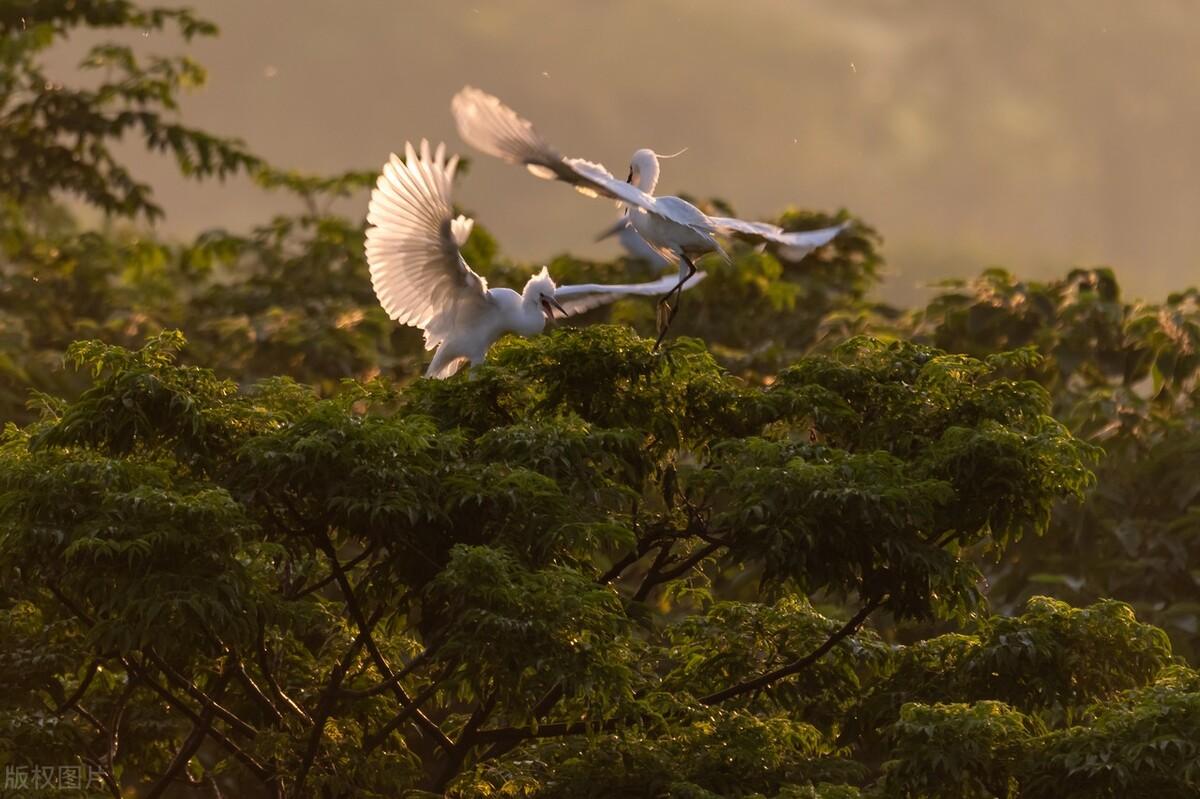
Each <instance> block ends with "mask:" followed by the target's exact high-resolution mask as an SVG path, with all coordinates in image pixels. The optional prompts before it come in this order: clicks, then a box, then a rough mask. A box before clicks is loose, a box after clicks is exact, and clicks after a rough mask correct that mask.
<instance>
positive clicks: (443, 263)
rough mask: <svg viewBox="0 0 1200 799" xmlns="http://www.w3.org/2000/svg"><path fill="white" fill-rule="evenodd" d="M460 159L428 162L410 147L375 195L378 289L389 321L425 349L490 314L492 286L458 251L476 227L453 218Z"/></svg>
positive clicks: (442, 153) (372, 244) (372, 233)
mask: <svg viewBox="0 0 1200 799" xmlns="http://www.w3.org/2000/svg"><path fill="white" fill-rule="evenodd" d="M457 166H458V157H457V156H455V157H453V158H451V159H450V160H449V161H447V160H446V149H445V145H443V144H439V145H438V147H437V151H436V152H435V153H433V154H432V155H431V154H430V151H429V142H427V141H425V140H422V141H421V150H420V155H419V156H418V154H417V153H416V152H414V150H413V147H412V145H411V144H406V145H405V158H404V160H403V161H402V160H400V158H399V157H397V156H396V155H395V154H394V153H393V154H392V156H391V158H390V159H389V160H388V163H386V164H385V165H384V167H383V173H382V174H381V175H380V176H379V180H378V181H377V182H376V185H375V189H374V190H373V191H372V192H371V204H370V206H369V209H368V212H367V222H368V224H369V225H370V227H369V228H368V229H367V243H366V252H367V263H368V264H369V265H370V268H371V285H372V287H373V288H374V289H375V296H376V297H378V298H379V303H380V304H381V305H382V306H383V308H384V310H385V311H387V313H388V316H390V317H391V318H392V319H395V320H396V321H397V322H399V323H400V324H404V325H412V326H413V327H418V328H421V329H422V330H424V331H425V346H426V348H428V349H433V348H434V347H436V346H437V345H439V344H440V343H442V341H443V340H444V339H445V337H446V334H447V333H448V331H449V330H450V329H452V328H453V326H454V324H455V320H456V319H458V318H459V317H460V316H462V315H464V314H473V313H476V312H478V311H481V310H483V309H484V308H486V307H487V304H488V295H487V282H486V281H485V280H484V279H483V278H482V277H480V276H479V275H477V274H476V273H475V272H474V271H473V270H472V269H471V267H470V266H468V265H467V263H466V261H464V260H463V258H462V254H461V253H460V252H459V250H458V246H459V244H461V243H462V242H463V241H465V240H466V237H467V235H468V234H469V233H470V230H471V220H469V219H467V218H466V217H462V216H460V217H458V218H453V217H452V211H451V207H450V184H451V181H452V180H453V179H454V170H455V168H456V167H457Z"/></svg>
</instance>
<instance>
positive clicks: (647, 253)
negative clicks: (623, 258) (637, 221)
mask: <svg viewBox="0 0 1200 799" xmlns="http://www.w3.org/2000/svg"><path fill="white" fill-rule="evenodd" d="M610 236H616V237H617V241H618V242H619V243H620V245H621V249H623V250H625V252H626V253H627V254H628V255H629V257H630V258H632V259H633V260H635V261H641V262H642V263H644V264H647V265H648V266H649V267H650V268H651V269H653V270H654V271H656V272H658V271H661V270H663V269H666V268H667V267H674V266H675V261H673V260H671V259H670V258H667V257H666V256H665V255H663V254H662V253H661V252H659V251H658V250H657V249H656V248H654V247H652V246H650V244H649V243H648V242H647V241H646V240H645V239H643V238H642V237H641V236H640V235H638V232H637V231H636V230H634V229H633V225H631V224H629V216H628V214H626V213H625V212H624V211H622V212H621V216H620V218H619V219H617V222H616V224H614V225H612V226H611V227H608V228H605V229H604V231H603V232H602V233H600V235H599V236H597V237H596V241H604V240H605V239H607V238H609V237H610Z"/></svg>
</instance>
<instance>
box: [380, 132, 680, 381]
mask: <svg viewBox="0 0 1200 799" xmlns="http://www.w3.org/2000/svg"><path fill="white" fill-rule="evenodd" d="M457 166H458V157H457V156H455V157H452V158H450V159H449V160H447V158H446V147H445V145H444V144H439V145H438V147H437V150H436V151H435V152H433V153H432V154H431V153H430V149H429V142H427V141H422V142H421V146H420V153H419V154H418V153H417V152H416V151H415V150H414V149H413V146H412V145H411V144H406V145H405V157H404V160H401V159H400V158H399V157H398V156H396V155H395V154H392V156H391V158H390V159H389V160H388V163H386V164H384V167H383V173H382V174H381V175H380V176H379V180H378V181H377V182H376V186H375V188H374V189H373V190H372V192H371V203H370V207H369V209H368V212H367V222H368V224H369V225H370V227H368V229H367V241H366V252H367V263H368V264H369V265H370V268H371V285H372V286H373V287H374V289H375V295H376V296H377V297H378V298H379V302H380V304H381V305H383V308H384V310H386V311H387V313H388V316H390V317H391V318H392V319H394V320H396V321H397V322H399V323H401V324H406V325H412V326H413V327H417V328H420V329H421V330H424V331H425V347H426V349H433V348H434V347H436V348H437V352H435V353H434V355H433V361H432V362H431V363H430V364H429V369H428V370H427V371H426V372H425V374H426V376H427V377H449V376H450V375H452V374H454V372H456V371H457V370H458V369H459V367H460V366H462V364H463V363H464V362H470V363H471V364H472V365H474V364H478V363H480V362H482V361H483V359H484V356H485V355H486V354H487V351H488V348H490V347H491V345H492V344H493V343H494V342H495V341H496V340H497V339H499V338H500V337H501V336H502V335H504V334H505V333H516V334H518V335H522V336H532V335H536V334H538V333H541V332H542V330H543V329H544V328H545V326H546V319H547V317H549V318H551V319H553V318H554V310H555V309H557V310H559V311H560V312H562V313H563V314H564V315H566V316H569V315H571V314H574V313H582V312H583V311H586V310H588V309H590V308H594V307H596V306H598V305H602V304H604V303H606V302H612V301H614V300H616V299H619V298H620V297H622V296H625V295H635V294H641V295H649V296H653V295H656V294H660V293H661V292H663V291H665V290H666V289H667V288H668V287H669V286H670V285H671V284H672V283H673V282H674V278H673V277H670V276H668V277H665V278H663V279H661V280H656V281H652V282H649V283H635V284H625V285H603V284H597V283H587V284H582V285H576V286H556V285H555V284H554V281H553V280H552V279H551V277H550V274H549V272H548V271H547V270H546V268H545V267H542V270H541V271H540V272H538V273H537V274H535V275H534V276H533V277H531V278H529V281H528V282H527V283H526V284H525V290H524V291H523V292H522V293H520V294H518V293H517V292H515V291H513V290H512V289H507V288H493V289H489V288H488V286H487V281H486V280H484V279H483V278H482V277H480V276H479V275H477V274H476V273H475V272H474V270H472V269H471V267H470V266H469V265H468V264H467V262H466V261H465V260H464V259H463V257H462V253H461V252H460V251H459V247H460V246H461V245H462V244H463V243H464V242H466V240H467V237H468V236H469V235H470V233H471V226H472V225H473V224H474V223H473V222H472V220H470V219H468V218H466V217H464V216H458V217H455V216H454V215H453V212H452V211H451V206H450V184H451V181H452V180H453V178H454V170H455V168H456V167H457Z"/></svg>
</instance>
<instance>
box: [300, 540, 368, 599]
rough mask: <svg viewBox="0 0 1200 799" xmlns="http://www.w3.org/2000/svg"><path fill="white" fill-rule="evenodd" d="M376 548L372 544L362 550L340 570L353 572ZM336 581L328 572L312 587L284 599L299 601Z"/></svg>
mask: <svg viewBox="0 0 1200 799" xmlns="http://www.w3.org/2000/svg"><path fill="white" fill-rule="evenodd" d="M378 548H379V547H378V545H377V544H372V545H371V546H369V547H367V548H366V549H364V550H363V551H362V552H361V553H359V554H358V555H357V556H355V557H353V558H351V559H350V560H348V561H346V562H345V563H344V564H342V569H344V570H345V571H347V572H349V571H351V570H353V569H354V567H355V566H357V565H358V564H360V563H362V562H363V561H364V560H366V559H367V558H369V557H370V556H371V555H373V554H375V552H376V550H378ZM336 580H337V576H336V575H334V573H333V572H330V573H329V574H327V575H326V576H325V577H322V578H321V579H320V580H318V581H317V582H315V583H313V584H312V585H309V586H305V587H304V588H301V589H299V590H297V591H295V592H293V593H291V594H289V595H287V596H286V597H285V598H286V599H300V598H301V597H303V596H307V595H308V594H311V593H312V592H314V591H320V590H321V589H322V588H324V587H325V586H327V585H329V584H330V583H332V582H334V581H336Z"/></svg>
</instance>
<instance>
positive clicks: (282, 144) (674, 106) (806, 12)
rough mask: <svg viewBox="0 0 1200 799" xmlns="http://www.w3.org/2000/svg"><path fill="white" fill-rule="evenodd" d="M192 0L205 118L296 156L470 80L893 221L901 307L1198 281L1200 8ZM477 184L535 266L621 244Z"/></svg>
mask: <svg viewBox="0 0 1200 799" xmlns="http://www.w3.org/2000/svg"><path fill="white" fill-rule="evenodd" d="M191 5H192V6H193V7H194V8H195V9H196V10H197V11H198V12H200V13H201V14H203V15H207V16H208V17H210V18H211V19H213V20H214V21H216V22H217V23H218V24H219V25H220V26H221V29H222V34H221V36H220V37H219V38H217V39H214V40H210V41H201V42H198V43H195V44H194V45H193V46H192V47H191V48H190V50H191V54H192V55H193V56H194V57H195V58H196V59H197V60H199V61H200V62H201V63H203V64H204V65H205V66H206V67H207V68H208V70H209V75H210V82H209V84H208V86H206V87H205V88H204V89H202V90H200V91H198V92H195V93H193V94H192V95H190V96H189V97H188V98H187V100H186V102H185V105H184V117H185V119H186V120H187V121H189V122H190V123H192V124H195V125H199V126H201V127H206V128H209V129H212V130H214V131H217V132H222V133H226V134H231V135H236V136H239V137H241V138H243V139H244V140H245V141H246V142H247V143H248V144H249V145H250V146H251V147H252V148H254V149H256V150H257V151H259V152H261V153H263V154H264V155H266V156H268V157H269V158H271V159H272V160H273V161H274V162H276V163H277V164H280V165H284V166H290V167H295V168H300V169H305V170H314V171H331V170H339V169H343V168H373V167H375V166H376V165H379V164H381V163H382V162H383V161H384V160H385V158H386V157H387V154H388V152H389V151H391V150H394V149H397V148H400V147H402V146H403V143H404V141H405V139H419V138H421V137H428V138H431V139H435V140H437V139H444V140H446V141H448V142H450V143H451V145H452V146H454V147H458V148H462V147H465V145H462V144H461V143H460V142H459V140H458V137H457V135H456V134H455V132H454V127H453V122H452V121H451V118H450V113H449V100H450V97H451V95H452V94H453V93H454V92H455V91H456V90H457V89H459V88H460V87H461V86H463V85H464V84H467V83H470V84H474V85H477V86H480V87H481V88H484V89H486V90H488V91H491V92H493V93H495V94H497V95H499V96H500V97H501V98H503V99H504V100H505V101H507V102H508V103H509V104H510V105H512V106H514V107H515V108H516V109H518V111H520V112H521V113H523V114H524V115H526V116H527V117H529V118H531V119H532V120H533V121H534V123H535V124H536V125H537V126H538V127H539V129H540V130H541V131H542V132H543V134H545V135H546V136H547V138H549V139H550V141H551V142H553V143H555V144H556V145H557V146H558V147H559V148H560V149H561V150H562V151H564V152H565V153H567V154H570V155H579V156H583V157H586V158H589V159H592V160H598V161H602V162H603V163H605V164H607V165H608V166H609V168H610V169H612V170H613V171H614V172H623V171H624V169H625V166H626V165H627V163H628V158H629V155H630V154H631V153H632V152H633V150H634V149H636V148H638V147H647V146H648V147H652V148H654V149H656V150H659V151H661V152H670V151H674V150H676V149H679V148H680V147H684V146H686V147H688V148H689V149H688V152H687V153H686V154H685V155H684V156H682V157H680V158H678V159H675V160H672V161H668V162H665V163H664V173H663V179H662V181H661V182H660V191H662V192H668V193H673V192H688V193H691V194H693V195H696V196H699V197H710V196H719V197H722V198H724V199H726V200H728V201H729V202H731V203H733V205H734V206H735V208H736V209H737V210H738V211H739V212H740V213H741V214H742V215H743V216H750V217H755V216H762V215H770V214H773V213H775V212H776V211H778V210H781V209H782V208H783V207H784V206H786V205H788V204H794V205H796V206H800V207H805V208H813V209H827V210H835V209H837V208H839V207H842V206H844V207H847V208H849V209H850V210H851V211H853V212H854V213H856V214H858V215H860V216H861V217H862V218H863V219H865V220H866V221H867V222H868V223H870V224H872V225H873V226H875V227H876V228H877V229H879V230H880V232H881V233H882V234H883V236H884V238H885V245H884V251H885V254H886V256H887V258H888V261H889V263H890V265H891V271H892V273H893V274H892V278H891V280H890V281H889V283H888V285H887V287H886V289H885V290H884V294H885V296H888V297H890V298H893V299H896V300H898V301H907V300H908V299H910V298H911V297H913V292H914V288H913V287H914V286H916V285H917V284H919V283H922V282H928V281H930V280H935V279H938V278H941V277H947V276H952V275H970V274H974V273H977V272H978V271H979V269H980V268H982V267H984V266H987V265H991V264H1002V265H1005V266H1008V267H1010V268H1012V269H1013V270H1015V271H1017V272H1018V273H1021V274H1025V275H1030V276H1048V275H1051V274H1056V273H1060V272H1062V271H1064V270H1065V269H1066V268H1068V267H1069V266H1071V265H1075V264H1097V263H1108V264H1111V265H1113V266H1115V267H1117V268H1118V270H1119V274H1120V276H1121V278H1122V280H1123V282H1124V283H1125V285H1126V290H1127V293H1129V294H1132V295H1143V296H1146V297H1148V298H1159V297H1161V296H1163V295H1165V293H1166V292H1167V291H1169V290H1171V289H1177V288H1183V287H1184V286H1185V285H1187V284H1195V283H1198V282H1200V259H1198V258H1197V256H1196V253H1197V250H1198V249H1200V224H1198V223H1197V219H1196V216H1197V212H1198V211H1200V6H1198V5H1197V4H1196V3H1195V2H1193V0H1145V2H1139V3H1132V2H1128V0H1056V1H1055V2H1052V3H1039V2H1034V1H1033V0H1020V1H1013V2H962V0H925V1H924V2H920V3H916V2H908V1H903V2H902V1H901V0H894V1H886V0H878V1H877V2H845V1H844V0H821V1H820V2H816V1H813V2H800V1H798V0H738V2H731V1H730V0H719V1H717V0H711V1H708V0H706V1H704V2H698V1H693V2H685V0H667V1H662V0H660V1H657V2H649V1H648V0H642V1H641V2H637V1H636V0H627V1H625V2H617V1H615V0H604V1H603V2H599V1H594V2H584V1H583V0H578V1H576V2H565V1H559V2H551V1H549V0H547V1H545V2H534V1H533V0H528V1H525V2H511V1H505V2H500V1H499V0H486V1H485V0H469V1H468V2H452V1H445V0H443V1H441V2H424V3H416V2H383V0H341V1H339V2H334V0H324V1H322V0H199V2H193V3H192V4H191ZM143 44H144V45H145V46H146V47H147V48H149V49H151V50H153V49H154V48H155V46H156V45H159V46H160V49H164V50H170V49H174V48H175V42H174V40H167V39H163V40H162V41H161V42H158V41H155V39H154V38H153V37H151V38H150V39H149V40H144V41H143ZM76 55H77V54H76V53H64V54H63V55H62V56H61V58H63V59H67V58H70V59H74V58H75V56H76ZM63 63H67V62H66V61H63ZM139 160H145V161H146V163H144V164H140V165H139V172H140V174H141V175H143V176H145V177H147V178H149V179H150V180H151V181H152V182H153V183H154V184H155V186H156V187H157V188H158V196H159V199H160V201H161V202H162V204H163V205H164V206H165V207H166V209H167V212H168V216H167V222H166V223H165V227H166V229H167V230H168V231H169V232H177V233H180V234H184V233H187V234H190V233H193V232H195V231H198V230H201V229H204V228H208V227H214V226H223V227H229V228H234V229H244V228H246V227H248V226H249V225H250V224H252V223H254V222H255V221H258V220H261V219H263V218H264V217H265V216H266V215H267V214H268V213H270V212H271V211H272V210H274V209H277V208H278V207H279V205H278V204H277V203H278V199H277V198H274V197H272V196H270V195H264V194H263V193H261V192H260V191H258V190H257V189H255V188H253V187H252V186H249V185H246V184H244V183H240V182H239V183H235V184H234V185H233V186H227V187H224V188H220V189H217V188H211V189H206V188H204V187H198V186H197V185H195V184H191V183H185V182H182V181H181V180H178V179H176V178H174V177H173V176H172V174H171V168H170V167H169V166H167V165H165V164H161V163H154V159H149V158H144V157H140V158H139ZM457 191H458V194H457V200H458V201H459V202H460V204H462V205H463V206H464V207H466V208H467V209H469V211H470V212H471V213H472V214H473V215H474V216H475V217H476V218H478V219H479V220H480V221H481V222H482V223H483V224H485V225H486V226H488V227H489V228H490V229H491V230H492V231H493V232H494V233H496V235H497V236H498V237H499V239H500V242H501V246H502V247H503V249H504V250H505V251H506V252H507V253H509V254H511V255H513V256H516V257H519V258H523V259H529V260H542V259H545V258H548V257H549V256H551V255H553V254H555V253H557V252H561V251H564V250H571V251H573V252H577V253H579V254H584V255H595V256H606V255H610V254H612V253H614V252H615V249H614V247H613V245H611V244H602V245H594V244H592V243H591V239H592V237H593V235H594V233H595V232H596V231H598V230H599V229H600V228H602V227H603V226H605V225H606V224H607V223H608V222H609V220H610V218H611V214H612V208H611V206H610V205H609V204H607V203H602V202H598V201H595V200H587V199H585V198H583V197H579V196H577V195H575V194H574V193H573V192H571V191H570V190H569V189H567V188H565V187H563V186H561V185H554V184H549V183H543V182H541V181H538V180H536V179H534V178H532V177H529V176H528V175H526V174H525V173H524V172H523V171H522V170H519V169H516V168H514V167H510V166H507V165H504V164H501V163H499V162H496V161H493V160H492V159H489V158H486V157H483V156H479V157H475V158H474V164H473V166H472V169H471V172H470V174H469V175H468V176H467V177H466V178H465V179H464V180H462V181H460V183H459V188H458V189H457ZM359 206H363V207H364V208H365V197H364V198H362V200H361V201H360V202H358V203H357V204H356V205H354V206H350V207H349V208H348V209H347V210H348V211H350V212H355V213H362V212H363V211H364V208H360V207H359Z"/></svg>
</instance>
